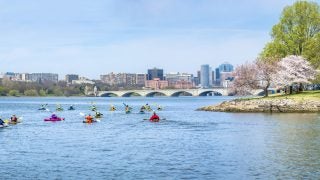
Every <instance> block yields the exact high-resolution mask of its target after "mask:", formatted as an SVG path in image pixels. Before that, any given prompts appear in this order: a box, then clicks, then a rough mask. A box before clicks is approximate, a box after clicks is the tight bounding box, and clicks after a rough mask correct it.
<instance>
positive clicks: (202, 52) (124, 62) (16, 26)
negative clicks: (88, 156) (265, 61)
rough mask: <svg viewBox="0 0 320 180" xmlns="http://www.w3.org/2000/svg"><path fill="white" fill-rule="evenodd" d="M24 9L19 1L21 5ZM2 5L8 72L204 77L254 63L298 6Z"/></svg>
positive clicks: (2, 63) (3, 62) (0, 60)
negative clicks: (156, 71) (289, 9)
mask: <svg viewBox="0 0 320 180" xmlns="http://www.w3.org/2000/svg"><path fill="white" fill-rule="evenodd" d="M17 2H18V1H17ZM17 2H16V1H0V4H1V7H2V8H1V9H0V15H1V17H2V18H1V19H0V22H1V24H2V28H1V30H0V33H1V34H2V35H3V38H2V39H1V40H0V42H1V46H0V72H7V71H9V72H11V71H12V72H49V73H58V74H59V76H64V75H66V74H69V73H71V74H81V75H83V76H86V77H88V78H91V79H98V78H99V75H100V74H104V73H107V72H133V73H141V72H145V70H146V69H148V68H152V67H159V68H163V69H165V70H166V72H190V73H192V74H196V71H197V70H198V69H199V67H200V66H201V65H202V64H209V65H210V66H213V67H215V66H217V65H218V64H221V63H223V62H225V61H228V62H229V63H231V64H234V65H235V66H236V65H238V64H240V63H243V62H245V61H250V60H254V59H255V57H257V55H258V54H259V53H260V52H261V50H262V48H263V47H264V45H265V43H267V42H268V41H269V40H270V35H269V33H270V30H271V27H272V26H273V25H274V24H275V23H277V21H278V18H279V16H280V13H281V11H282V9H283V8H284V7H285V6H286V5H291V4H292V3H293V2H295V1H293V0H284V1H281V2H278V1H276V0H271V1H259V2H256V1H253V0H246V1H243V2H234V1H231V0H229V1H222V0H221V1H214V2H213V1H206V0H202V1H194V0H188V1H182V0H172V1H169V0H163V1H155V0H151V1H145V0H139V1H135V2H132V1H128V0H122V1H115V0H113V1H111V0H110V1H107V2H105V1H100V0H96V1H93V2H88V1H75V0H70V1H68V2H64V1H62V0H57V1H54V2H43V1H39V0H38V1H37V0H31V1H24V2H20V1H19V3H17Z"/></svg>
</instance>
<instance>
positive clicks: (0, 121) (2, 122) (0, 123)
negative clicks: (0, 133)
mask: <svg viewBox="0 0 320 180" xmlns="http://www.w3.org/2000/svg"><path fill="white" fill-rule="evenodd" d="M4 125H5V122H4V121H3V120H2V119H1V118H0V126H4Z"/></svg>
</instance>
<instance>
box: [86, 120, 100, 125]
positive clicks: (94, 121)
mask: <svg viewBox="0 0 320 180" xmlns="http://www.w3.org/2000/svg"><path fill="white" fill-rule="evenodd" d="M82 122H83V123H87V124H91V123H96V122H97V121H96V120H93V121H92V122H88V121H86V120H84V121H82Z"/></svg>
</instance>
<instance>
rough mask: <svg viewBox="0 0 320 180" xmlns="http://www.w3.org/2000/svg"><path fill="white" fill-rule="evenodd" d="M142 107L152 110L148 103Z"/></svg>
mask: <svg viewBox="0 0 320 180" xmlns="http://www.w3.org/2000/svg"><path fill="white" fill-rule="evenodd" d="M144 108H145V109H146V110H147V111H151V110H152V109H151V107H150V106H149V104H148V103H147V104H146V105H145V106H144Z"/></svg>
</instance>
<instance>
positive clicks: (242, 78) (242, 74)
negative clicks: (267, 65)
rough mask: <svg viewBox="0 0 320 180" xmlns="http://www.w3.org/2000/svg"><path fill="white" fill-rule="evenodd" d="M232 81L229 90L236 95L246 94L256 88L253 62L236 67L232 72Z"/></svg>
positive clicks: (255, 71) (255, 73)
mask: <svg viewBox="0 0 320 180" xmlns="http://www.w3.org/2000/svg"><path fill="white" fill-rule="evenodd" d="M233 77H234V81H233V83H232V86H231V90H232V92H233V93H234V94H236V95H247V94H248V92H250V91H251V90H252V89H255V88H257V86H258V82H257V80H256V79H257V69H256V65H255V64H254V63H249V62H247V63H245V64H242V65H239V66H237V67H236V69H235V70H234V72H233Z"/></svg>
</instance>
